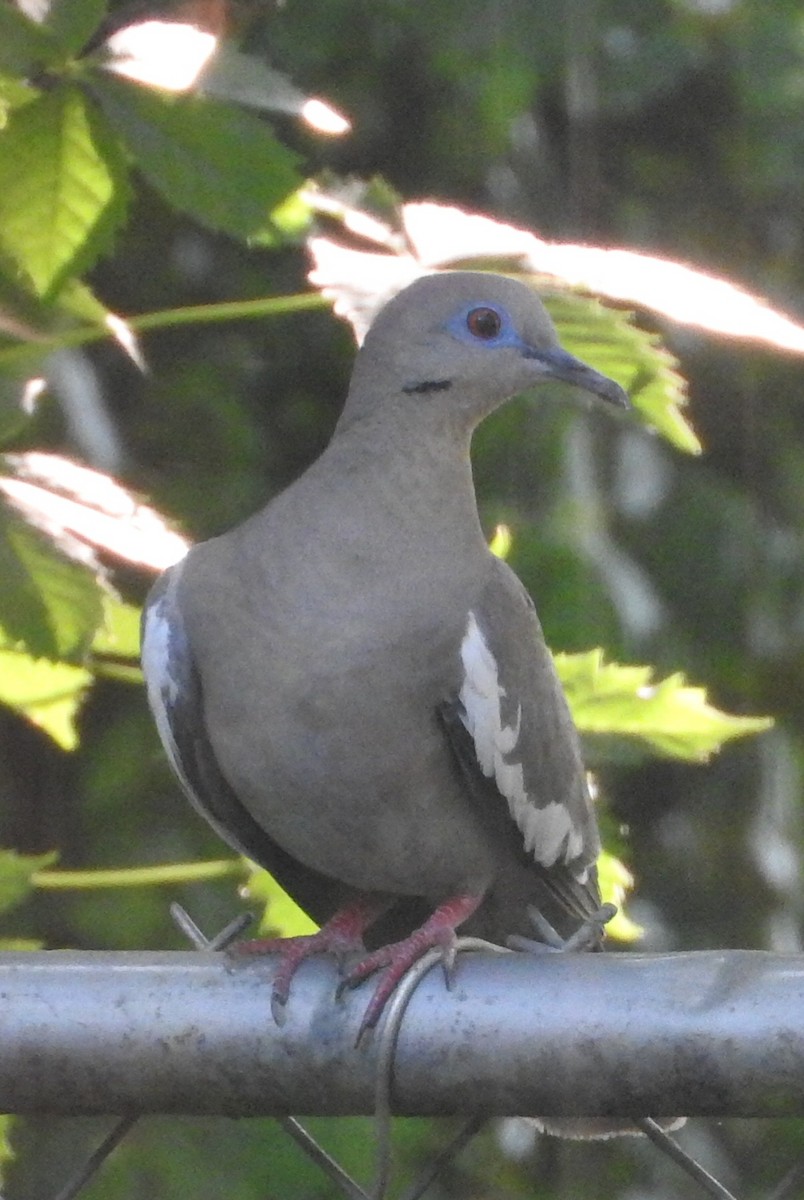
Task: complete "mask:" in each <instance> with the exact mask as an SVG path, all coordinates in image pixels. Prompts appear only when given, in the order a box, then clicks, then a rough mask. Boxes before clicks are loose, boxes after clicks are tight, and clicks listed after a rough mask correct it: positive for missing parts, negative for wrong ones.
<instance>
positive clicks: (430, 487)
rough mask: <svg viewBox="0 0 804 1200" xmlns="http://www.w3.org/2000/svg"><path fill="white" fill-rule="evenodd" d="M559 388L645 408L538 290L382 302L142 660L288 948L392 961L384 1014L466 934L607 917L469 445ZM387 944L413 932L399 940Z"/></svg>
mask: <svg viewBox="0 0 804 1200" xmlns="http://www.w3.org/2000/svg"><path fill="white" fill-rule="evenodd" d="M555 380H562V381H564V382H566V383H569V384H572V385H573V386H574V387H576V388H580V389H583V390H585V391H586V392H591V393H594V394H595V395H597V396H599V397H601V398H602V399H603V400H606V401H608V402H610V403H613V404H616V405H625V406H627V404H628V400H627V398H626V396H625V393H624V392H623V391H622V389H621V388H620V387H619V386H617V385H616V384H615V383H613V382H612V381H611V380H609V379H607V378H605V377H604V376H602V375H599V374H598V373H597V372H596V371H594V370H592V369H591V368H590V367H588V366H586V365H585V364H584V363H582V362H580V361H579V360H578V359H576V358H574V357H572V356H571V355H570V354H568V353H567V352H566V351H564V350H563V349H562V348H561V346H560V345H559V343H558V340H557V337H556V333H555V330H554V328H553V325H552V323H551V322H550V319H549V317H548V316H547V314H546V312H545V311H544V309H543V307H542V305H541V304H540V302H539V301H538V299H537V298H536V297H535V296H534V294H533V293H532V292H531V291H530V290H529V289H528V288H526V287H525V286H524V285H522V284H521V283H518V282H516V281H514V280H511V279H507V278H503V277H500V276H496V275H490V274H482V273H475V272H452V273H444V274H437V275H431V276H427V277H425V278H422V279H419V280H417V281H416V282H415V283H413V284H412V285H411V286H410V287H408V288H406V289H405V290H404V291H403V292H401V293H400V294H399V295H397V296H396V297H395V298H394V299H393V300H391V301H390V303H388V304H387V305H386V307H385V308H383V309H382V310H381V312H380V313H379V315H378V316H377V318H376V319H375V321H374V324H373V325H372V327H371V329H370V331H369V333H368V336H367V338H366V341H365V344H364V345H363V347H362V349H361V350H360V352H359V354H358V357H357V360H356V363H355V367H354V373H353V376H352V382H351V387H350V390H349V395H348V398H347V401H346V404H345V407H344V410H343V414H342V416H341V418H340V420H339V422H338V425H337V427H336V430H335V433H334V436H333V438H332V441H331V442H330V444H329V446H328V447H327V449H326V450H325V451H324V453H323V454H322V455H321V457H320V458H319V459H318V461H317V462H315V463H314V464H313V465H312V466H311V467H310V468H309V469H308V470H307V471H306V472H305V473H304V474H303V475H302V476H301V478H300V479H298V480H297V481H296V482H295V483H294V484H292V485H291V486H290V487H289V488H288V489H287V490H286V491H284V492H282V493H281V494H280V495H279V496H277V497H276V498H274V499H273V500H272V501H271V502H270V503H269V504H268V505H267V506H266V507H265V508H264V509H262V511H260V512H258V513H257V514H256V515H255V516H253V517H251V518H250V519H249V520H247V521H245V522H244V523H243V524H242V525H240V526H238V527H237V528H236V529H233V530H232V531H231V532H229V533H226V534H224V535H223V536H221V537H217V538H213V539H212V540H211V541H208V542H205V543H202V544H201V545H198V546H196V547H195V548H194V549H192V550H191V551H190V553H189V554H188V555H187V557H186V558H185V559H184V560H183V561H182V562H181V563H179V564H178V565H176V566H174V567H172V568H171V569H170V570H169V571H167V572H166V573H165V574H164V575H163V576H162V578H161V579H160V580H159V581H158V582H157V584H156V586H155V587H154V589H153V591H152V592H151V595H150V596H149V598H148V602H147V606H146V613H145V620H144V635H143V667H144V671H145V676H146V680H147V684H148V695H149V699H150V703H151V706H152V708H153V711H154V714H155V717H156V722H157V725H158V728H159V733H160V735H161V737H162V741H163V742H164V745H165V748H166V750H167V753H168V756H169V758H170V761H171V763H172V765H173V768H174V770H175V772H176V774H177V775H178V777H179V779H180V781H181V783H182V785H183V787H184V790H185V791H186V792H187V794H188V796H189V798H190V800H191V801H192V802H193V804H194V805H195V806H196V808H198V809H199V811H200V812H201V813H202V814H203V815H204V816H205V817H206V818H207V819H208V820H209V821H210V822H211V824H212V825H213V826H214V827H215V829H216V830H217V831H218V832H219V833H220V835H221V836H222V837H223V838H224V839H225V840H226V841H228V842H229V843H230V844H231V845H232V846H234V847H235V849H237V850H239V851H241V852H243V853H244V854H246V855H248V856H249V857H250V858H252V859H254V860H256V861H257V862H258V863H261V864H262V865H264V866H265V867H267V869H268V870H269V871H270V872H271V873H272V874H273V875H274V876H275V877H276V879H277V880H278V881H279V882H280V884H281V885H282V886H283V887H284V888H285V889H286V890H287V891H288V892H290V894H291V895H292V896H294V897H295V899H296V900H297V901H298V902H299V904H300V905H301V907H302V908H304V909H305V910H306V911H307V912H308V913H309V914H310V915H311V916H312V917H313V918H314V919H315V920H316V921H317V922H319V923H321V924H323V929H322V931H321V932H320V933H319V934H316V935H313V936H312V937H311V938H306V939H301V938H296V939H284V940H283V941H281V942H279V943H273V944H271V945H270V947H269V948H270V949H273V950H274V951H277V952H278V953H279V955H280V959H279V965H278V969H277V973H276V976H275V982H274V990H273V1007H274V1011H275V1013H278V1012H280V1011H281V1008H282V1006H283V1005H284V1003H285V1002H286V1000H287V998H288V993H289V989H290V984H291V979H292V976H293V974H294V972H295V970H296V967H297V966H298V964H299V963H300V962H301V961H302V959H303V958H305V957H306V956H307V955H308V954H310V953H313V952H316V951H318V950H322V949H331V950H334V951H336V952H338V953H341V954H342V953H344V952H346V951H353V950H357V949H359V950H361V951H363V952H364V953H365V945H369V946H373V947H375V948H374V950H373V952H371V953H368V954H367V955H366V957H364V958H363V959H362V960H361V961H360V962H359V963H358V965H357V966H356V967H353V968H352V969H351V970H350V972H349V974H348V976H347V979H348V981H349V982H352V983H353V982H356V981H358V980H360V979H363V978H365V977H366V976H367V975H368V974H371V973H372V972H373V971H375V970H379V969H380V968H384V974H383V975H382V976H381V979H380V983H379V985H378V986H377V990H376V991H375V993H374V996H373V998H372V1001H371V1003H370V1005H369V1008H368V1011H367V1013H366V1016H365V1019H364V1026H368V1025H371V1024H373V1023H374V1022H375V1021H376V1019H377V1017H378V1016H379V1013H380V1012H381V1010H382V1007H383V1004H384V1003H385V1001H386V1000H387V998H388V996H389V995H390V993H391V992H392V990H393V988H394V987H395V985H396V983H397V982H398V981H399V979H400V978H401V976H402V975H403V974H404V972H405V970H406V969H407V968H408V967H409V966H410V965H411V963H412V962H414V961H415V960H416V959H417V958H418V957H419V956H420V955H421V954H422V953H423V952H424V950H425V949H427V948H428V947H431V946H440V947H443V948H444V950H445V953H446V954H448V953H449V950H450V948H451V946H452V945H453V943H454V940H455V930H456V928H457V927H460V929H461V932H462V933H464V932H465V933H467V934H473V935H477V936H480V937H484V938H487V939H489V940H491V941H495V942H502V943H504V942H505V940H506V939H507V938H508V937H509V936H510V935H525V934H531V936H532V933H533V930H532V927H531V925H530V922H529V918H528V915H527V910H528V907H529V906H535V907H536V908H538V910H539V911H540V912H541V913H542V914H543V915H544V916H545V917H546V918H547V919H548V920H549V921H550V922H551V923H552V925H553V926H554V927H555V928H556V929H557V930H558V932H559V933H560V934H561V935H562V936H568V935H569V934H571V933H572V932H573V931H574V930H575V929H577V927H578V926H579V925H581V924H583V922H584V921H586V920H587V919H588V918H590V917H593V916H594V914H595V913H596V912H597V911H598V909H599V906H600V897H599V893H598V887H597V877H596V869H595V861H596V858H597V855H598V851H599V840H598V833H597V826H596V822H595V817H594V813H593V811H592V806H591V802H590V798H589V793H588V790H587V785H586V781H585V775H584V768H583V764H582V761H581V755H580V750H579V745H578V737H577V734H576V731H575V728H574V726H573V723H572V720H571V717H570V714H569V711H568V708H567V704H566V701H565V699H564V696H563V693H562V691H561V687H560V685H559V683H558V680H557V677H556V674H555V671H554V668H553V664H552V660H551V657H550V654H549V652H548V650H547V647H546V646H545V643H544V639H543V636H542V631H541V628H540V625H539V622H538V619H537V617H536V613H535V611H534V608H533V604H532V602H531V600H530V598H529V596H528V595H527V593H526V592H525V589H524V588H523V586H522V584H521V583H520V581H519V580H518V579H517V577H516V576H515V575H514V574H513V572H512V571H511V570H510V569H509V568H508V567H507V566H506V565H505V563H503V562H501V561H500V560H499V559H497V558H495V557H494V556H493V555H492V554H491V553H490V551H489V548H488V546H487V543H486V539H485V537H484V535H483V531H482V529H481V526H480V521H479V518H478V512H477V503H476V499H475V493H474V487H473V482H472V470H471V464H470V458H469V448H470V440H471V436H472V432H473V430H474V428H475V427H476V426H477V425H478V423H479V422H480V421H481V420H482V419H483V418H484V417H486V416H487V415H488V414H489V413H491V412H492V411H493V410H494V409H496V408H497V407H499V406H500V405H501V404H502V403H503V402H504V401H505V400H507V399H508V398H509V397H511V396H513V395H515V394H516V393H519V392H524V391H526V390H527V389H530V388H531V387H533V386H534V385H537V384H540V383H544V382H550V381H555ZM389 939H399V940H396V941H393V940H392V941H390V943H389Z"/></svg>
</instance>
